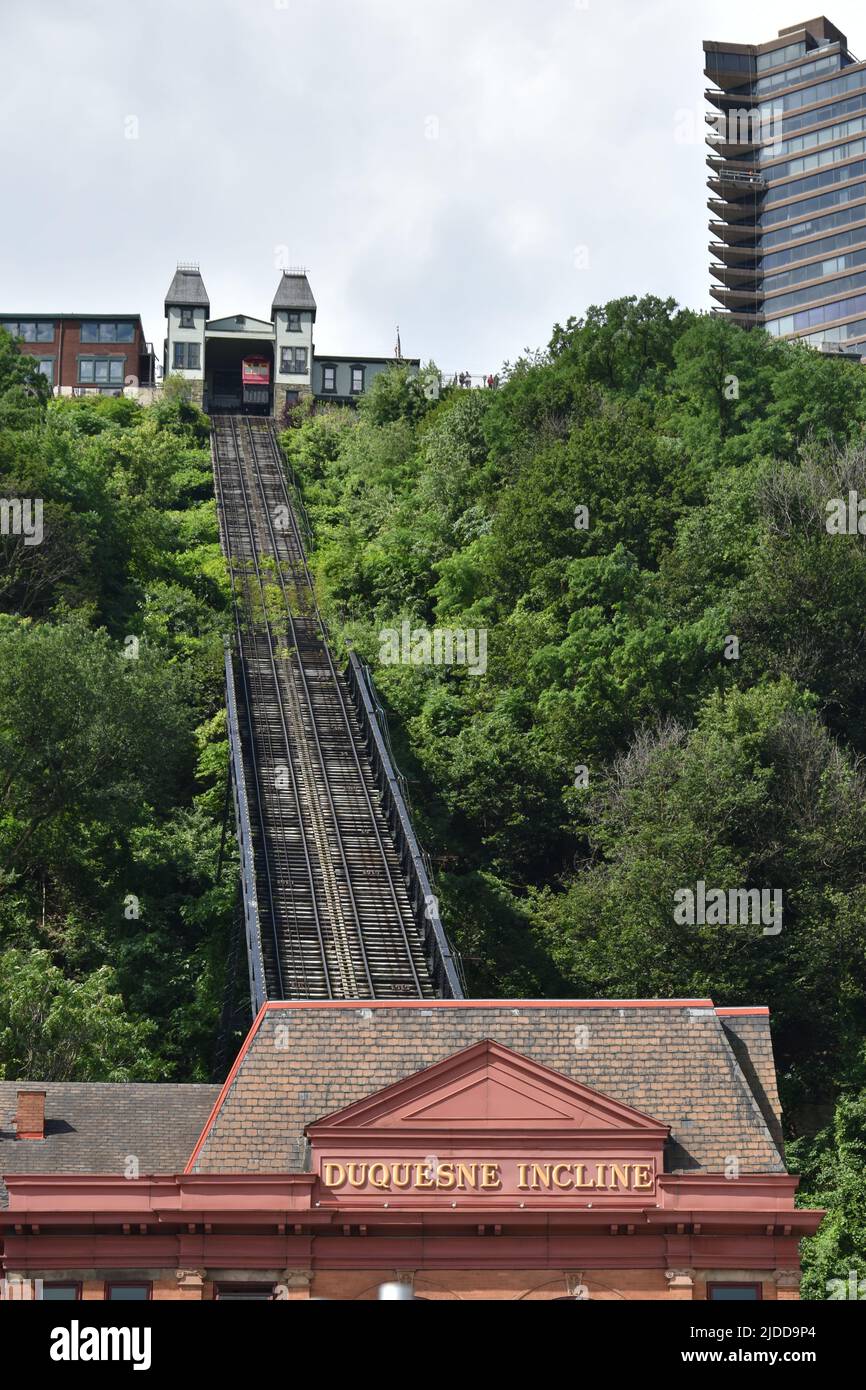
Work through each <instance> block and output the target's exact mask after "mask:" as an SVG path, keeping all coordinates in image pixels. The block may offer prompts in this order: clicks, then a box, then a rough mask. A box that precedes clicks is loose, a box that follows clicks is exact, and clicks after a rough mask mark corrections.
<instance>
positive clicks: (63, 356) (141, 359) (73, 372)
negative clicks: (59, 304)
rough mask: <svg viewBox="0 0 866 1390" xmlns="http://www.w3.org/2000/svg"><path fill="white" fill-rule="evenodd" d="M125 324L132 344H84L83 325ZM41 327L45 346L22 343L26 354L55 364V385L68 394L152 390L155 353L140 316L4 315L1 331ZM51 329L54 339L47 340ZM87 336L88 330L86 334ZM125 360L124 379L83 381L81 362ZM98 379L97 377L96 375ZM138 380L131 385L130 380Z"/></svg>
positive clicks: (21, 346)
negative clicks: (137, 387)
mask: <svg viewBox="0 0 866 1390" xmlns="http://www.w3.org/2000/svg"><path fill="white" fill-rule="evenodd" d="M85 323H86V324H93V323H96V324H115V323H120V324H125V325H130V324H131V325H132V341H130V342H117V341H115V342H99V341H97V342H89V341H86V340H85V341H82V324H85ZM22 324H26V325H31V324H37V325H39V327H40V329H41V330H42V331H43V333H44V335H45V336H46V340H45V341H42V342H29V341H26V340H25V341H19V344H18V346H19V347H20V349H21V351H22V352H23V353H26V354H27V355H28V356H31V357H36V358H39V359H41V360H50V361H51V362H52V363H53V376H52V380H53V385H54V388H55V390H61V391H62V392H63V393H64V394H66V393H67V392H72V391H79V390H97V389H104V390H114V391H118V390H120V389H122V387H123V386H124V385H141V386H151V385H153V384H154V370H155V368H154V359H153V355H152V349H151V348H150V345H149V344H148V343H147V341H146V340H145V336H144V330H143V328H142V324H141V319H140V318H139V317H138V315H131V314H126V315H118V316H116V317H115V316H110V315H106V314H103V315H98V316H97V315H86V314H80V315H75V316H64V315H50V314H31V315H27V314H20V315H19V316H18V317H17V318H14V319H13V318H12V316H11V315H7V314H0V327H3V328H6V329H7V331H9V327H10V326H11V328H12V329H13V330H14V329H15V328H16V326H17V325H22ZM47 327H50V330H51V338H50V339H47ZM85 333H86V330H85ZM82 358H84V359H91V358H93V359H96V358H100V359H106V358H108V359H116V360H117V359H122V361H123V367H122V379H118V380H109V381H102V382H97V381H95V380H82V373H81V370H80V363H81V359H82ZM93 375H94V376H95V373H94V374H93ZM131 378H133V379H134V380H133V381H131V380H130V379H131Z"/></svg>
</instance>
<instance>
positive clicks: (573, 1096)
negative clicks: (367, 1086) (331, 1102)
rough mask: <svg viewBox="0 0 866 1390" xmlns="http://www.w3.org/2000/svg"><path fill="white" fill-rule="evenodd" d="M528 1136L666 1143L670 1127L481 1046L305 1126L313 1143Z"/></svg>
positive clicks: (489, 1044) (515, 1056)
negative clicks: (360, 1135)
mask: <svg viewBox="0 0 866 1390" xmlns="http://www.w3.org/2000/svg"><path fill="white" fill-rule="evenodd" d="M437 1130H439V1131H444V1132H448V1133H450V1134H454V1133H455V1132H465V1131H484V1130H495V1131H497V1132H499V1133H507V1132H513V1133H521V1134H525V1133H526V1132H527V1131H533V1132H536V1133H539V1134H543V1133H557V1134H564V1133H569V1132H570V1133H574V1134H575V1135H577V1134H581V1135H583V1136H585V1137H586V1136H589V1135H593V1136H599V1137H600V1136H607V1135H609V1136H610V1137H611V1138H612V1137H613V1136H614V1135H616V1136H619V1137H622V1136H627V1135H628V1136H631V1137H633V1138H638V1137H642V1138H644V1139H647V1140H652V1139H657V1140H661V1139H663V1138H664V1137H665V1136H666V1135H667V1133H668V1126H667V1125H664V1124H662V1123H661V1122H660V1121H658V1120H656V1119H653V1118H652V1116H650V1115H645V1114H643V1113H642V1112H641V1111H639V1110H635V1109H633V1108H632V1107H631V1106H628V1105H625V1104H623V1103H622V1102H621V1101H617V1100H614V1099H612V1098H611V1097H610V1096H605V1095H602V1094H601V1092H599V1091H594V1090H592V1089H591V1088H590V1087H588V1086H584V1085H583V1084H582V1083H580V1082H577V1081H574V1080H572V1079H571V1078H570V1077H567V1076H565V1075H563V1074H562V1073H561V1072H556V1071H553V1070H551V1068H549V1067H545V1066H542V1065H541V1064H540V1063H538V1062H535V1061H533V1060H532V1059H531V1058H529V1057H526V1056H524V1055H523V1054H521V1053H518V1052H514V1051H512V1050H511V1049H510V1048H507V1047H504V1046H503V1045H502V1044H501V1043H497V1042H493V1041H492V1040H490V1039H485V1040H484V1041H482V1042H480V1043H476V1044H474V1045H473V1046H472V1047H470V1048H467V1049H466V1050H465V1051H463V1052H458V1053H455V1054H454V1055H452V1056H451V1057H447V1058H445V1059H444V1060H443V1061H441V1062H437V1063H435V1064H434V1065H433V1066H432V1067H428V1068H426V1069H425V1070H424V1071H421V1072H416V1073H415V1074H414V1075H412V1076H410V1077H406V1078H404V1079H403V1080H401V1081H398V1082H396V1083H395V1084H394V1085H392V1086H388V1087H387V1088H386V1089H385V1090H382V1091H378V1092H376V1093H375V1094H374V1095H371V1096H368V1097H366V1098H365V1099H364V1100H361V1101H357V1102H356V1103H355V1104H353V1105H350V1106H347V1107H345V1109H342V1110H338V1111H336V1112H335V1113H333V1114H331V1115H327V1116H325V1117H324V1118H322V1119H320V1120H316V1121H315V1122H314V1123H313V1124H311V1125H308V1127H307V1133H308V1134H309V1136H310V1138H311V1139H313V1140H314V1142H315V1141H327V1139H328V1138H336V1137H337V1136H338V1135H339V1134H343V1133H349V1132H351V1133H352V1134H356V1133H357V1132H358V1131H365V1132H366V1133H368V1134H369V1137H370V1139H373V1138H374V1136H375V1135H376V1134H380V1135H384V1133H385V1132H390V1134H392V1135H395V1134H402V1135H404V1136H407V1137H408V1136H410V1135H412V1134H419V1133H428V1132H431V1131H437Z"/></svg>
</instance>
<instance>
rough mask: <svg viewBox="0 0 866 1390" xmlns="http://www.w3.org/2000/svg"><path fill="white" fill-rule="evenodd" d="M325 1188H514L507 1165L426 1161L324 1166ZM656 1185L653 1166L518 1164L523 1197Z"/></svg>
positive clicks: (518, 1185) (647, 1188) (642, 1188)
mask: <svg viewBox="0 0 866 1390" xmlns="http://www.w3.org/2000/svg"><path fill="white" fill-rule="evenodd" d="M322 1182H323V1183H324V1185H325V1187H328V1188H331V1189H333V1190H335V1191H338V1190H340V1189H342V1188H348V1189H350V1190H351V1189H355V1190H356V1191H357V1190H358V1189H361V1188H373V1189H375V1190H376V1191H378V1192H392V1191H393V1192H405V1191H409V1192H501V1191H502V1189H503V1186H505V1187H506V1188H508V1187H509V1186H513V1179H512V1181H511V1182H509V1181H508V1178H507V1175H505V1176H504V1175H503V1166H502V1164H501V1163H483V1162H477V1161H476V1162H469V1163H458V1162H448V1163H444V1162H443V1163H437V1162H431V1161H429V1160H425V1161H423V1162H420V1163H419V1162H415V1161H413V1162H409V1161H407V1160H405V1159H403V1160H400V1161H399V1162H396V1163H393V1162H386V1161H385V1160H382V1159H376V1160H371V1161H369V1162H364V1161H360V1160H354V1159H353V1160H351V1161H347V1162H345V1163H334V1162H327V1163H323V1164H322ZM654 1182H655V1172H654V1168H653V1164H652V1163H647V1162H644V1163H615V1162H603V1163H576V1162H566V1161H563V1162H561V1163H518V1164H517V1165H516V1190H517V1191H518V1192H538V1193H541V1192H550V1193H552V1194H558V1193H572V1194H574V1193H580V1192H608V1193H618V1192H635V1193H639V1192H649V1191H651V1190H652V1187H653V1184H654Z"/></svg>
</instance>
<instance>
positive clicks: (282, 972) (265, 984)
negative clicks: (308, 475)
mask: <svg viewBox="0 0 866 1390" xmlns="http://www.w3.org/2000/svg"><path fill="white" fill-rule="evenodd" d="M213 426H214V428H213V436H212V439H213V447H212V453H213V468H214V485H215V490H216V497H217V505H218V513H219V523H220V538H221V543H222V547H223V551H224V553H225V556H226V559H227V562H228V566H229V570H230V574H231V581H232V589H233V594H234V623H235V632H234V637H233V656H230V657H229V660H228V663H227V670H228V679H229V681H230V682H232V683H233V689H232V690H231V691H230V700H229V716H230V719H229V723H230V735H232V734H234V737H235V740H236V742H237V744H238V745H239V750H236V752H237V756H235V757H234V758H233V763H234V774H235V783H236V786H235V801H236V808H237V810H238V816H239V820H238V826H239V835H240V842H241V851H242V857H243V855H244V851H245V842H246V843H247V845H248V849H249V852H250V854H251V858H252V864H251V865H249V866H247V872H246V873H245V876H244V896H245V916H246V928H247V945H248V951H249V953H250V976H251V990H252V996H253V1005H254V1007H255V1008H257V1007H258V1006H260V1004H261V1003H262V1002H264V1000H265V999H322V1000H325V999H386V998H433V997H435V996H437V995H443V994H444V995H448V996H455V995H456V996H459V995H460V994H461V993H462V990H461V987H460V983H459V974H458V971H457V968H456V964H455V961H454V959H453V957H452V956H451V953H450V950H449V948H448V945H447V941H446V940H445V937H444V932H442V929H441V924H439V922H438V909H436V907H435V898H432V895H431V894H430V892H429V883H427V881H426V876H425V874H424V871H423V867H421V868H420V870H419V863H420V860H419V854H418V851H417V845H416V844H415V842H414V837H413V836H412V834H411V828H410V827H409V828H408V830H407V827H408V816H407V813H406V812H405V806H404V805H403V803H402V802H401V803H400V806H399V807H398V809H397V812H394V807H393V804H392V803H393V796H392V794H391V790H390V786H391V783H392V781H393V780H394V779H393V773H392V772H391V771H390V769H386V774H387V775H386V776H385V778H384V781H385V782H386V783H387V784H388V790H389V798H388V802H387V804H386V802H385V800H384V798H383V796H382V794H381V786H382V782H383V777H382V775H381V774H382V768H381V765H379V766H378V768H377V766H376V765H374V761H373V757H372V756H371V737H370V734H371V730H370V729H369V718H370V710H369V706H368V702H365V708H362V709H361V710H360V711H359V709H358V707H357V706H356V704H355V703H354V702H353V700H352V698H351V697H350V694H349V688H348V686H347V685H346V682H345V681H344V679H343V677H342V676H341V674H340V673H339V671H338V670H337V668H336V666H335V663H334V658H333V654H332V652H331V649H330V646H329V644H328V640H327V634H326V632H325V630H324V626H323V623H322V620H321V617H320V614H319V612H318V608H317V605H316V601H315V596H314V591H313V586H312V582H311V578H310V573H309V570H308V567H307V561H306V555H305V550H304V544H303V539H302V534H301V530H300V527H299V525H298V519H297V515H296V512H295V507H294V505H293V500H292V497H291V494H290V492H289V488H288V484H287V481H286V474H285V464H284V460H283V457H282V453H281V450H280V447H279V443H278V440H277V435H276V430H275V427H274V423H273V421H272V420H269V419H266V418H262V417H250V416H245V415H231V414H226V415H214V417H213ZM356 684H357V676H353V688H354V687H355V685H356ZM374 717H375V716H374ZM365 720H366V721H367V725H368V727H367V728H366V729H365V723H364V721H365ZM235 723H236V726H237V727H236V729H235V728H234V724H235ZM377 732H378V731H372V734H373V738H372V742H373V743H374V744H375V749H380V750H381V749H382V748H383V747H384V746H383V745H382V744H381V739H380V738H378V737H377V736H376V735H377ZM375 749H374V750H373V751H375ZM382 755H383V756H385V757H387V754H382ZM377 771H378V773H379V775H378V776H377ZM240 778H242V781H243V785H242V786H238V785H237V783H238V781H239V779H240ZM398 797H399V792H398ZM389 807H390V808H391V812H392V814H389ZM419 873H420V878H419ZM422 900H423V901H422ZM428 904H432V906H429V905H428ZM431 918H432V921H433V929H432V930H431V928H430V919H431Z"/></svg>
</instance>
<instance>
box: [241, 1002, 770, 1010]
mask: <svg viewBox="0 0 866 1390" xmlns="http://www.w3.org/2000/svg"><path fill="white" fill-rule="evenodd" d="M714 1008H715V1005H714V1004H713V1001H712V999H275V1000H273V1001H271V1002H270V1003H268V1004H264V1005H263V1006H262V1011H263V1012H264V1011H265V1010H267V1009H421V1010H428V1009H714ZM717 1012H718V1011H717ZM735 1012H737V1011H735ZM738 1012H742V1010H739V1011H738Z"/></svg>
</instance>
